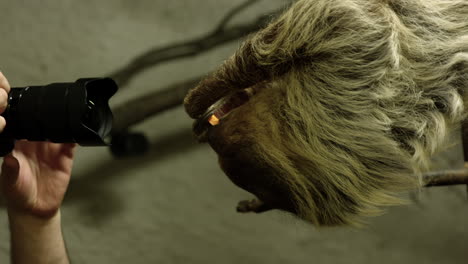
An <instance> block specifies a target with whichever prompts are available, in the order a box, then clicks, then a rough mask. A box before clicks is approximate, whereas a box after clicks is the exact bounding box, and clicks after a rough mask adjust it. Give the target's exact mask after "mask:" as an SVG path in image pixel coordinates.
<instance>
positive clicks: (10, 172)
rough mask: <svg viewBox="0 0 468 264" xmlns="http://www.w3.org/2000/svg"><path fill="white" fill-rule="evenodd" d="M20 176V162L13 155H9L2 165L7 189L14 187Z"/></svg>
mask: <svg viewBox="0 0 468 264" xmlns="http://www.w3.org/2000/svg"><path fill="white" fill-rule="evenodd" d="M18 175H19V162H18V160H17V159H16V158H15V157H13V155H12V154H8V155H7V156H5V157H4V158H3V164H2V178H3V180H4V183H6V185H7V186H6V187H9V186H12V185H14V184H15V183H16V181H17V179H18Z"/></svg>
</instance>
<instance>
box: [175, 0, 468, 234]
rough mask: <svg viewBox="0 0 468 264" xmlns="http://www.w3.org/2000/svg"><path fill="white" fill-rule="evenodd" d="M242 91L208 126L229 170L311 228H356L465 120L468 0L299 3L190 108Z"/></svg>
mask: <svg viewBox="0 0 468 264" xmlns="http://www.w3.org/2000/svg"><path fill="white" fill-rule="evenodd" d="M247 87H254V88H255V91H256V94H255V96H254V97H253V98H252V99H251V100H250V101H249V102H248V103H246V104H245V105H243V106H241V107H239V108H237V109H235V110H234V111H232V112H231V113H230V114H229V115H228V116H226V117H225V118H223V120H221V125H219V126H217V127H214V128H212V130H213V131H210V144H211V145H212V147H213V148H214V149H215V151H216V152H217V153H218V154H219V156H220V163H221V166H222V168H223V170H224V171H225V172H226V174H227V175H228V176H229V177H230V178H231V179H232V180H233V182H234V183H236V184H237V185H239V186H240V187H242V188H244V189H246V190H248V191H250V192H252V193H254V194H256V195H257V196H258V197H259V198H260V199H261V200H263V201H264V202H266V203H270V204H271V206H272V207H275V208H280V209H283V210H287V211H290V212H293V213H295V214H297V215H298V216H299V217H301V218H302V219H305V220H307V221H310V222H312V223H314V224H316V225H338V224H358V223H360V222H361V220H362V219H361V217H360V216H366V215H375V214H377V213H379V212H380V207H381V206H382V205H392V204H399V203H400V199H399V198H397V197H396V195H395V194H396V193H397V192H399V191H402V190H407V189H411V188H417V187H418V186H419V185H420V184H421V180H420V177H418V176H420V175H421V172H423V171H425V170H427V169H428V168H429V165H430V164H429V160H430V157H431V155H432V154H433V153H434V152H435V151H436V150H438V149H439V148H440V147H443V145H444V144H445V143H446V142H444V141H445V139H446V138H447V133H448V132H449V131H450V129H453V128H457V127H458V124H459V122H460V121H462V120H463V119H465V117H466V114H465V111H464V100H463V98H464V96H463V94H464V93H465V90H466V89H468V0H451V1H450V0H387V1H385V0H299V1H296V2H295V3H294V4H293V5H292V6H290V7H289V8H288V9H287V10H286V11H285V12H284V14H283V15H281V16H280V17H279V18H277V19H276V20H274V21H273V22H272V23H270V24H269V25H268V26H267V27H266V28H265V29H263V30H261V31H260V32H258V33H256V34H254V35H252V36H251V37H250V38H249V39H248V40H246V41H245V42H244V43H243V45H242V46H241V47H240V48H239V50H238V51H237V53H236V54H235V55H234V56H232V57H231V58H230V59H229V60H227V61H226V62H225V63H224V64H223V65H222V66H221V67H220V68H219V69H218V70H217V71H216V72H215V73H214V74H212V75H211V76H209V77H207V78H206V79H205V80H203V81H202V82H201V83H200V85H199V86H198V87H196V88H195V89H193V90H192V91H190V92H189V94H188V95H187V97H186V99H185V102H184V103H185V107H186V110H187V112H188V113H189V114H190V115H191V116H192V117H193V118H198V117H199V116H200V115H201V114H202V113H203V112H204V110H205V109H206V108H207V107H208V106H209V105H211V104H212V103H213V102H214V101H216V100H217V99H219V98H221V97H222V96H224V95H226V94H227V93H229V92H230V91H233V90H238V89H243V88H247ZM239 166H241V167H239ZM249 167H250V168H251V170H249V169H248V168H249ZM260 175H263V176H260Z"/></svg>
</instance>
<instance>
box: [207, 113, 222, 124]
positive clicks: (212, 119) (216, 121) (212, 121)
mask: <svg viewBox="0 0 468 264" xmlns="http://www.w3.org/2000/svg"><path fill="white" fill-rule="evenodd" d="M208 122H209V123H210V124H211V125H212V126H217V125H219V119H218V118H217V117H216V115H211V116H210V118H209V119H208Z"/></svg>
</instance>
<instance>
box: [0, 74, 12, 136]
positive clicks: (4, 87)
mask: <svg viewBox="0 0 468 264" xmlns="http://www.w3.org/2000/svg"><path fill="white" fill-rule="evenodd" d="M10 90H11V87H10V84H9V83H8V80H7V79H6V77H5V75H3V73H2V72H0V114H2V113H3V112H5V109H6V108H7V105H8V93H9V92H10ZM5 126H6V121H5V118H4V117H3V116H0V133H1V132H2V131H3V130H4V129H5Z"/></svg>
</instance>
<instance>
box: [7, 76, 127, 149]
mask: <svg viewBox="0 0 468 264" xmlns="http://www.w3.org/2000/svg"><path fill="white" fill-rule="evenodd" d="M117 90H118V86H117V84H116V83H115V82H114V81H113V80H112V79H110V78H82V79H78V80H77V81H76V82H74V83H52V84H49V85H45V86H28V87H21V88H12V89H11V91H10V93H9V95H8V106H7V109H6V110H5V112H4V113H3V114H2V116H3V117H4V118H5V120H6V127H5V129H4V131H3V132H2V133H1V134H0V156H5V155H6V154H8V153H10V152H11V151H12V150H13V147H14V141H15V140H21V139H26V140H29V141H50V142H54V143H78V144H79V145H81V146H106V145H108V144H109V142H110V141H109V137H108V136H109V134H110V132H111V130H112V120H113V116H112V112H111V110H110V107H109V103H108V101H109V99H110V98H111V97H112V96H113V95H114V94H115V93H116V92H117Z"/></svg>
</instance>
